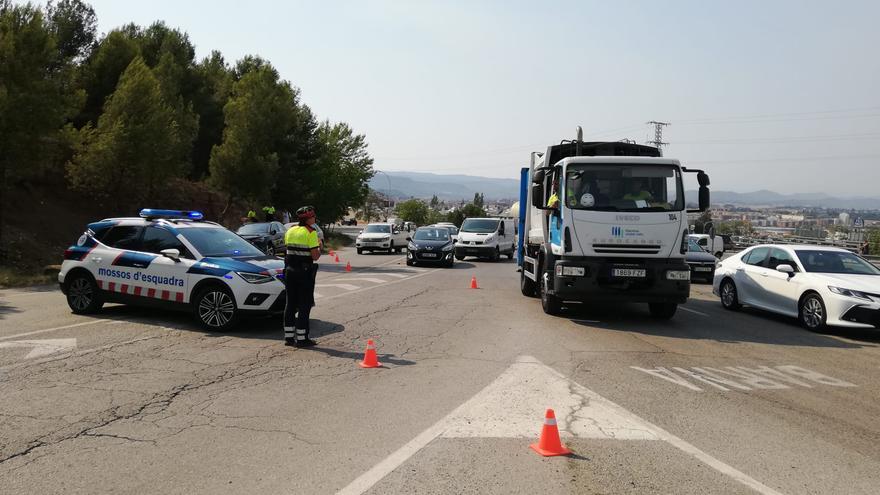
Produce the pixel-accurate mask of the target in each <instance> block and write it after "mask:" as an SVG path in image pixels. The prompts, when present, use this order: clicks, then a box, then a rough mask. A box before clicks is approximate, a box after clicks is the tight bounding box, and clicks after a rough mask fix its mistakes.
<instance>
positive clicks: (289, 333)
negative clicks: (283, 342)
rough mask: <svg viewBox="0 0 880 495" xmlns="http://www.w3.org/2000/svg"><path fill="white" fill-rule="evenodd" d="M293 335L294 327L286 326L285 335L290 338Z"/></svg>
mask: <svg viewBox="0 0 880 495" xmlns="http://www.w3.org/2000/svg"><path fill="white" fill-rule="evenodd" d="M293 336H294V333H293V327H284V337H285V338H290V337H293Z"/></svg>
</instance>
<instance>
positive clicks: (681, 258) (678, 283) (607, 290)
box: [521, 139, 709, 318]
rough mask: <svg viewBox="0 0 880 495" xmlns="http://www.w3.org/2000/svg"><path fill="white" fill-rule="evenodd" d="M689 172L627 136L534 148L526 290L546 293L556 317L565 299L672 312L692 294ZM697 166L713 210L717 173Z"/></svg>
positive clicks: (704, 201)
mask: <svg viewBox="0 0 880 495" xmlns="http://www.w3.org/2000/svg"><path fill="white" fill-rule="evenodd" d="M686 172H688V170H687V169H685V168H684V167H682V166H681V164H680V163H679V161H678V160H674V159H669V158H663V157H662V156H660V152H659V150H658V149H657V148H653V147H650V146H642V145H637V144H630V143H625V142H613V143H583V142H581V141H580V139H578V140H577V141H571V142H569V143H563V144H560V145H556V146H550V147H549V148H548V149H547V152H546V153H543V154H533V155H532V164H531V166H530V169H529V173H528V176H529V182H530V183H529V184H528V187H525V186H524V187H523V193H524V194H522V195H523V196H526V197H525V198H521V200H522V204H527V205H529V207H528V208H525V209H523V211H522V212H521V219H522V220H523V223H524V224H525V227H524V232H526V233H527V235H525V236H523V241H521V242H522V246H521V248H522V253H523V255H522V260H521V263H522V275H521V288H522V292H523V294H525V295H540V296H541V300H542V306H543V308H544V311H545V312H547V313H550V314H556V313H558V312H560V310H561V307H562V303H563V302H564V301H575V302H608V301H629V302H643V303H648V305H649V308H650V310H651V313H652V315H654V316H656V317H659V318H671V317H672V316H673V315H674V314H675V311H676V308H677V305H678V304H682V303H684V302H685V301H686V300H687V298H688V296H689V293H690V271H689V269H688V266H687V264H686V263H685V253H686V252H687V247H688V246H687V235H688V222H687V214H686V213H687V210H686V207H685V197H684V186H683V180H682V174H684V173H686ZM693 172H696V173H698V174H699V176H698V180H699V181H700V184H701V192H700V203H701V207H705V208H708V202H709V191H708V188H707V187H706V186H708V180H709V179H708V176H706V175H705V173H703V172H702V171H693ZM524 175H525V174H524ZM525 210H527V211H525Z"/></svg>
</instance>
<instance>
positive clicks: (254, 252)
mask: <svg viewBox="0 0 880 495" xmlns="http://www.w3.org/2000/svg"><path fill="white" fill-rule="evenodd" d="M181 234H182V235H183V237H185V238H186V240H188V241H189V242H190V244H192V245H193V246H194V247H195V248H196V251H198V252H199V254H201V255H202V256H204V257H206V258H223V257H231V256H264V254H263V252H262V251H260V250H259V249H257V248H255V247H254V246H253V245H252V244H251V243H249V242H247V241H246V240H244V239H242V238H241V237H239V236H237V235H235V234H234V233H233V232H230V231H228V230H226V229H219V228H205V227H191V228H187V229H181Z"/></svg>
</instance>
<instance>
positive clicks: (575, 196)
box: [560, 163, 684, 211]
mask: <svg viewBox="0 0 880 495" xmlns="http://www.w3.org/2000/svg"><path fill="white" fill-rule="evenodd" d="M560 199H562V198H560ZM565 205H566V206H568V207H569V208H572V209H576V210H599V211H681V210H682V209H684V191H682V185H681V173H680V172H679V170H678V167H675V166H672V165H617V164H592V163H591V164H575V165H569V166H568V168H567V170H566V176H565Z"/></svg>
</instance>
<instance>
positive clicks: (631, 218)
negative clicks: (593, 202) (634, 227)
mask: <svg viewBox="0 0 880 495" xmlns="http://www.w3.org/2000/svg"><path fill="white" fill-rule="evenodd" d="M641 218H642V217H640V216H638V215H617V216H616V217H615V219H616V220H617V221H618V222H638V221H639V220H641Z"/></svg>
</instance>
